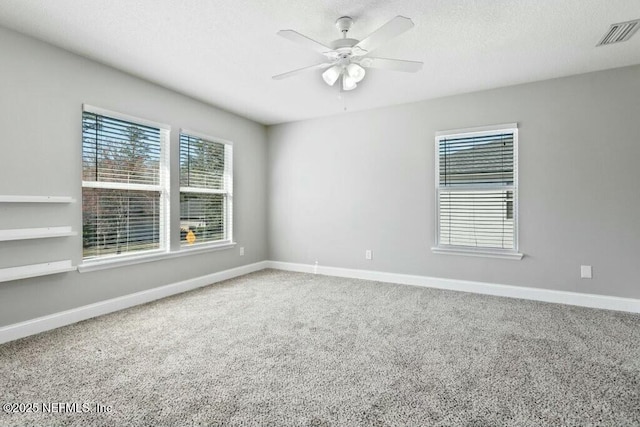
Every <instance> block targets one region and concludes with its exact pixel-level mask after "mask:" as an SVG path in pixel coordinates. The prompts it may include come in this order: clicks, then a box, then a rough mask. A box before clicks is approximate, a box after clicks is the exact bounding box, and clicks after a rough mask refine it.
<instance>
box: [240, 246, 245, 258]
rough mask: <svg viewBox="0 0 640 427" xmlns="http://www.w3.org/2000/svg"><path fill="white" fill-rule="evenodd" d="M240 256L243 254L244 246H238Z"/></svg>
mask: <svg viewBox="0 0 640 427" xmlns="http://www.w3.org/2000/svg"><path fill="white" fill-rule="evenodd" d="M240 256H244V246H240Z"/></svg>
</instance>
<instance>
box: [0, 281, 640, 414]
mask: <svg viewBox="0 0 640 427" xmlns="http://www.w3.org/2000/svg"><path fill="white" fill-rule="evenodd" d="M639 343H640V316H639V315H633V314H627V313H618V312H612V311H602V310H594V309H586V308H578V307H571V306H562V305H555V304H546V303H539V302H531V301H523V300H515V299H507V298H499V297H491V296H482V295H473V294H468V293H459V292H449V291H442V290H435V289H426V288H419V287H411V286H403V285H392V284H385V283H378V282H370V281H364V280H351V279H339V278H332V277H326V276H319V275H318V276H316V275H309V274H301V273H288V272H281V271H275V270H265V271H262V272H258V273H254V274H250V275H247V276H243V277H240V278H236V279H233V280H229V281H226V282H223V283H219V284H215V285H213V286H210V287H207V288H204V289H200V290H196V291H193V292H189V293H186V294H182V295H179V296H175V297H172V298H168V299H165V300H162V301H158V302H155V303H151V304H147V305H145V306H141V307H135V308H132V309H129V310H125V311H121V312H118V313H114V314H111V315H107V316H103V317H100V318H97V319H93V320H88V321H85V322H81V323H79V324H76V325H72V326H69V327H65V328H61V329H58V330H55V331H51V332H47V333H43V334H40V335H37V336H34V337H30V338H26V339H22V340H19V341H15V342H12V343H7V344H4V345H1V346H0V396H1V401H2V403H3V404H5V406H3V409H5V410H6V409H7V406H6V404H9V405H10V407H9V408H8V409H9V410H10V412H9V413H5V412H4V411H3V413H1V414H0V425H12V426H13V425H74V426H91V425H114V426H126V425H146V426H175V425H238V426H239V425H243V426H253V425H255V426H294V425H295V426H305V425H311V426H329V425H333V426H429V425H437V426H547V425H548V426H562V425H568V426H588V425H593V426H639V425H640V345H639ZM18 404H25V405H23V406H22V407H20V406H19V405H18ZM97 404H99V405H101V408H103V410H104V411H105V412H97V410H96V408H97V406H96V405H97ZM108 406H110V407H111V410H110V411H108V412H107V411H106V409H104V408H105V407H108ZM29 408H31V409H32V412H26V413H12V412H11V411H12V410H15V411H17V412H20V411H23V412H24V411H26V410H27V409H29ZM34 408H35V410H36V411H37V412H33V410H34ZM43 411H46V413H44V412H43Z"/></svg>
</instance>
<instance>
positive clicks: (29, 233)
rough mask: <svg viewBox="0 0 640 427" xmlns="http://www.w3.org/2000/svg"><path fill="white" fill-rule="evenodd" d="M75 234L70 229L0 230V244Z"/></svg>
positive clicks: (75, 233)
mask: <svg viewBox="0 0 640 427" xmlns="http://www.w3.org/2000/svg"><path fill="white" fill-rule="evenodd" d="M77 234H78V233H77V232H75V231H72V230H71V227H43V228H16V229H12V230H0V242H6V241H9V240H27V239H46V238H50V237H66V236H75V235H77Z"/></svg>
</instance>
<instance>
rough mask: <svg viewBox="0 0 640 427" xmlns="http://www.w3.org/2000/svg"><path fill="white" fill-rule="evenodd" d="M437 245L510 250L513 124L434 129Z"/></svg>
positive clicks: (513, 218) (514, 195) (514, 174)
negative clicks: (459, 130) (466, 129)
mask: <svg viewBox="0 0 640 427" xmlns="http://www.w3.org/2000/svg"><path fill="white" fill-rule="evenodd" d="M436 145H437V171H438V175H437V176H438V179H437V210H438V212H437V214H438V215H437V216H438V224H437V227H438V230H437V232H438V247H441V248H447V247H449V248H455V247H459V248H465V249H490V250H498V251H509V252H515V251H516V250H517V239H516V224H517V222H516V215H515V212H516V211H517V209H515V208H516V207H517V188H516V186H517V168H516V157H517V156H516V153H517V150H516V147H517V129H516V128H507V129H498V130H491V131H482V132H464V133H452V134H440V135H439V136H438V137H437V138H436Z"/></svg>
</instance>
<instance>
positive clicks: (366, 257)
mask: <svg viewBox="0 0 640 427" xmlns="http://www.w3.org/2000/svg"><path fill="white" fill-rule="evenodd" d="M364 257H365V259H368V260H372V259H373V252H371V249H367V250H366V251H365V253H364Z"/></svg>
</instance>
